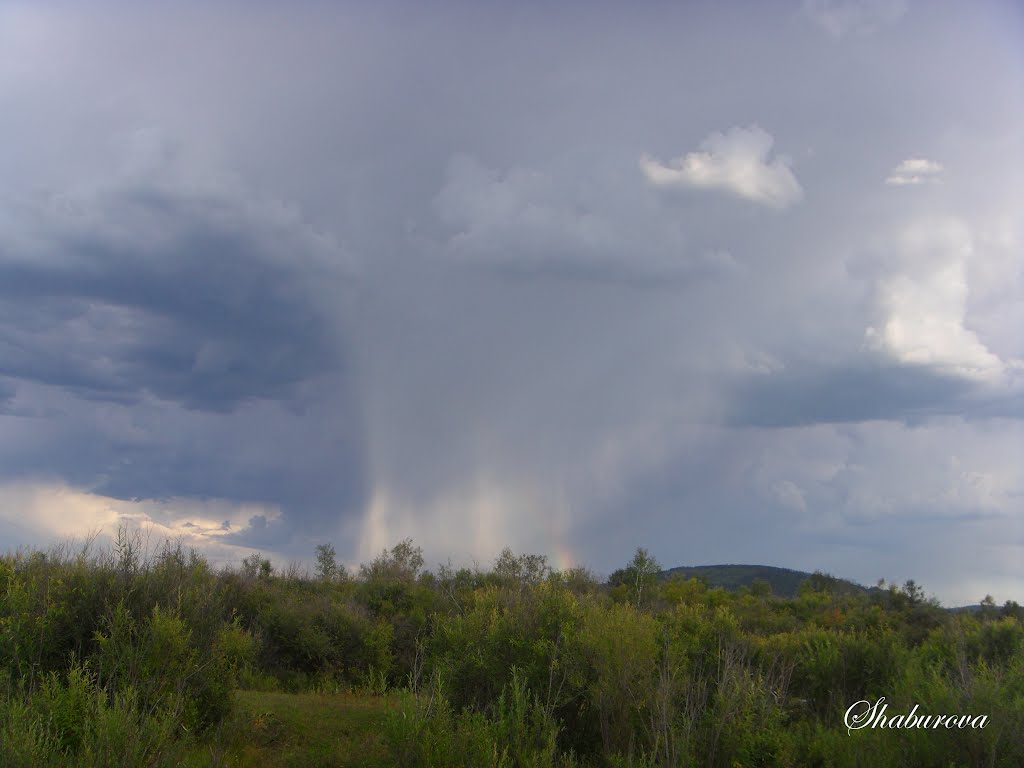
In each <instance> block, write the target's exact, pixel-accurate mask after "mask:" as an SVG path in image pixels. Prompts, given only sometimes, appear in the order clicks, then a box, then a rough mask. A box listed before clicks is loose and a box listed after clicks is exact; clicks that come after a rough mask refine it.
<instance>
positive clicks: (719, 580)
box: [658, 565, 877, 597]
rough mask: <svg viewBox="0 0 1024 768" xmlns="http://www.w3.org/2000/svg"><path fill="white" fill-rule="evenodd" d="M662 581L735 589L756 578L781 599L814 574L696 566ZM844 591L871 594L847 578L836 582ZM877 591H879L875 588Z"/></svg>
mask: <svg viewBox="0 0 1024 768" xmlns="http://www.w3.org/2000/svg"><path fill="white" fill-rule="evenodd" d="M658 575H659V577H660V578H662V579H668V578H671V577H672V576H681V577H683V578H684V579H690V578H697V579H700V580H701V581H703V582H704V583H706V584H707V585H708V586H710V587H722V588H723V589H728V590H736V589H739V588H740V587H750V586H751V585H752V584H753V583H754V580H755V579H760V580H761V581H765V582H767V583H768V585H769V586H770V587H771V588H772V594H775V595H778V596H779V597H794V596H795V595H796V593H797V591H798V590H799V589H800V585H801V584H802V583H803V582H804V581H806V580H807V579H809V578H811V576H813V574H810V573H807V572H806V571H794V570H792V569H790V568H776V567H775V566H771V565H694V566H680V567H678V568H669V569H668V570H666V571H662V572H661V573H660V574H658ZM836 583H837V586H838V588H839V589H840V590H842V591H850V592H868V591H870V590H868V589H867V588H866V587H863V586H861V585H860V584H855V583H854V582H852V581H847V580H846V579H836ZM873 589H877V588H873Z"/></svg>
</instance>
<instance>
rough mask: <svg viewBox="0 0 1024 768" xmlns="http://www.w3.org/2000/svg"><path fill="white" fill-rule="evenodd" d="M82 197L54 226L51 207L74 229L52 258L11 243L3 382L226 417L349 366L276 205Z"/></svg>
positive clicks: (0, 288)
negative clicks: (252, 401) (272, 217)
mask: <svg viewBox="0 0 1024 768" xmlns="http://www.w3.org/2000/svg"><path fill="white" fill-rule="evenodd" d="M75 202H76V203H77V204H78V205H80V206H84V207H85V210H77V211H75V212H74V213H72V214H70V215H64V216H60V220H59V221H57V222H53V221H52V217H53V212H52V211H47V212H45V213H46V214H48V215H49V218H50V219H51V225H52V224H54V223H56V224H65V225H67V226H66V229H67V230H70V231H64V232H61V231H59V230H57V232H56V233H55V232H53V230H52V229H51V230H50V231H48V232H47V233H46V235H45V240H44V242H42V243H38V244H33V245H34V246H35V248H38V249H40V250H45V256H44V258H42V259H32V258H31V256H32V254H31V253H29V254H25V253H23V252H19V250H18V245H17V244H14V245H6V247H4V254H3V256H2V257H0V307H2V312H3V315H4V317H5V318H6V320H7V321H6V322H5V324H4V328H3V332H2V335H0V348H2V349H0V351H2V354H0V371H2V373H3V374H5V375H7V376H9V377H12V378H17V379H23V380H27V381H35V382H39V383H44V384H48V385H52V386H61V387H67V388H69V389H71V390H74V391H75V392H78V393H79V394H81V395H82V396H85V397H87V398H90V399H110V400H112V401H116V402H132V401H137V400H138V399H140V398H142V397H144V396H147V395H151V396H153V397H156V398H158V399H162V400H169V401H172V402H178V403H181V404H182V405H184V406H186V407H188V408H194V409H198V410H212V411H225V410H230V409H232V408H234V407H236V406H237V405H238V403H240V402H241V401H243V400H245V399H248V398H269V399H278V398H284V397H287V396H288V394H289V392H290V391H291V390H292V388H293V387H294V385H295V384H296V383H298V382H301V381H303V380H306V379H309V378H311V377H315V376H318V375H322V374H325V373H330V372H333V371H335V370H337V369H338V367H339V366H340V365H341V362H342V360H341V356H340V353H339V344H338V340H337V328H336V327H335V326H334V325H333V323H332V321H331V320H330V319H329V318H328V317H327V315H326V308H325V307H323V306H319V305H318V302H321V301H322V297H321V296H315V295H313V292H312V290H311V288H312V286H314V285H315V280H316V279H317V271H318V270H319V269H320V266H319V265H317V264H316V263H315V261H314V259H313V258H311V255H315V254H310V252H309V251H310V250H311V249H312V248H315V247H316V246H317V244H316V243H315V242H313V240H312V237H311V236H309V235H308V234H306V233H304V232H302V231H301V230H296V231H293V232H287V231H281V230H280V229H279V228H275V226H274V223H273V222H272V221H271V222H269V223H268V222H267V221H266V220H265V219H263V218H261V216H260V214H261V213H268V212H269V213H270V214H273V213H274V212H273V211H272V210H271V211H266V212H261V211H260V210H259V209H256V210H253V211H246V210H244V207H242V206H237V205H236V208H239V209H240V210H232V209H231V208H230V206H231V205H232V203H233V201H231V200H216V199H214V200H210V199H203V198H198V199H190V198H188V197H187V196H184V195H183V194H181V193H179V192H176V191H174V190H161V189H152V188H140V187H138V186H136V187H131V188H127V189H115V190H111V191H107V192H103V193H100V195H99V196H98V197H97V198H91V199H90V198H87V199H85V200H82V201H75ZM218 207H219V209H218ZM225 207H226V208H227V210H225ZM68 219H70V221H69V220H68ZM15 223H17V222H15ZM3 234H4V233H0V237H2V236H3Z"/></svg>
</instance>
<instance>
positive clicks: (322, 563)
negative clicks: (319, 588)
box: [316, 544, 339, 581]
mask: <svg viewBox="0 0 1024 768" xmlns="http://www.w3.org/2000/svg"><path fill="white" fill-rule="evenodd" d="M338 571H339V569H338V562H337V560H336V559H335V552H334V546H333V545H331V544H319V545H317V548H316V577H317V578H318V579H320V580H321V581H334V580H335V579H336V578H338Z"/></svg>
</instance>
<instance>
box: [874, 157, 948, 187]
mask: <svg viewBox="0 0 1024 768" xmlns="http://www.w3.org/2000/svg"><path fill="white" fill-rule="evenodd" d="M942 171H943V168H942V164H941V163H937V162H935V161H934V160H928V159H926V158H923V157H911V158H908V159H907V160H904V161H903V162H902V163H900V164H899V165H897V166H896V167H895V168H893V169H892V172H891V173H890V174H889V176H888V177H887V178H886V180H885V183H886V184H889V185H890V186H896V187H902V186H908V185H909V186H912V185H916V184H936V183H938V182H939V181H940V180H941V174H942Z"/></svg>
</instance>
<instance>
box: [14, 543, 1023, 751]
mask: <svg viewBox="0 0 1024 768" xmlns="http://www.w3.org/2000/svg"><path fill="white" fill-rule="evenodd" d="M315 556H316V570H315V575H313V576H309V575H306V574H303V573H298V572H297V571H296V570H295V569H291V570H290V571H289V572H287V573H277V572H275V569H274V568H273V566H272V564H271V563H270V562H269V561H268V560H266V559H265V558H262V557H261V556H259V555H254V556H252V557H250V558H247V559H246V560H245V561H244V562H243V563H242V566H241V567H240V568H238V569H234V570H232V569H227V570H223V571H219V572H215V571H213V570H212V569H211V568H210V566H209V564H208V563H207V562H206V561H205V560H204V559H203V558H202V557H201V556H200V555H198V554H196V553H195V552H186V551H184V550H183V549H182V548H181V547H180V546H176V545H172V544H167V545H165V546H164V547H162V548H160V549H159V550H158V551H156V552H151V553H146V552H144V551H143V547H142V543H141V541H140V539H139V537H138V535H137V534H136V535H132V534H129V533H128V532H122V533H121V535H120V536H119V538H118V541H117V542H116V544H115V546H114V547H113V548H111V549H110V550H104V551H99V550H96V549H95V548H94V547H91V546H89V545H85V546H83V547H80V548H79V549H77V550H75V551H73V550H71V549H70V548H69V547H62V548H57V549H55V550H53V551H51V552H46V553H43V552H24V553H19V554H16V555H9V556H5V557H2V558H0V765H4V766H65V765H69V766H83V767H85V766H200V765H235V766H249V765H303V766H310V765H352V766H357V765H361V766H414V767H415V766H509V767H513V766H530V767H531V768H542V767H544V766H579V767H583V766H595V767H596V766H728V767H730V768H731V767H732V766H855V765H878V766H897V765H918V766H941V767H942V768H948V767H949V766H975V765H986V766H1017V765H1024V626H1022V621H1024V610H1022V609H1021V608H1020V607H1019V606H1017V605H1016V604H1015V603H1007V604H1005V605H1004V606H1002V607H999V606H997V605H996V604H995V602H994V601H993V600H992V599H991V598H986V600H985V601H983V602H982V604H981V605H980V606H979V608H978V610H976V611H971V612H957V613H953V612H948V611H944V610H943V609H941V608H940V607H939V606H938V605H937V604H936V603H935V602H934V601H930V600H928V599H926V598H925V597H924V593H923V591H922V589H921V587H920V586H919V585H917V584H915V583H913V582H908V583H907V584H904V585H902V586H899V587H897V586H889V587H887V588H880V589H875V590H872V591H864V590H852V589H849V588H847V587H846V585H845V583H843V582H841V581H839V580H837V579H834V578H832V577H829V576H827V575H826V574H815V575H814V576H812V577H810V578H806V579H805V580H804V581H803V582H802V583H801V585H800V587H799V589H798V590H797V592H796V594H795V595H793V596H790V597H783V596H776V595H774V594H773V590H772V585H771V582H770V581H768V580H759V581H755V582H752V583H751V586H749V587H743V588H740V589H739V590H736V591H731V592H730V591H727V590H724V589H722V588H718V587H713V586H709V585H708V584H707V583H706V582H704V581H701V580H699V579H697V578H692V577H690V578H685V577H683V576H681V575H679V574H675V575H669V576H668V577H667V578H666V577H664V576H663V577H661V578H659V573H660V572H661V568H660V566H659V564H658V563H657V562H655V561H654V559H653V558H651V557H650V555H649V554H648V553H647V552H646V551H644V550H642V549H641V550H638V551H637V552H636V554H635V555H634V557H633V558H632V559H631V561H630V562H629V563H628V564H627V565H625V566H624V567H623V568H622V569H620V570H618V571H616V572H615V573H613V574H612V576H611V578H610V579H609V581H608V582H607V583H605V584H602V583H599V582H598V581H597V580H596V579H595V578H594V577H593V576H592V575H591V574H590V573H588V572H587V571H586V570H584V569H570V570H567V571H556V570H554V569H552V568H551V567H550V566H549V564H548V562H547V560H546V559H545V558H544V557H541V556H537V555H515V554H514V553H512V552H510V551H508V550H506V551H505V552H503V553H502V554H501V556H500V557H499V558H498V560H497V561H496V563H495V564H494V567H493V568H492V569H490V570H487V571H483V570H479V569H475V570H470V569H454V568H451V567H449V566H442V567H440V568H438V569H437V570H436V571H433V572H432V571H429V570H425V569H424V561H423V555H422V552H421V551H420V550H419V548H417V547H416V546H415V545H414V544H413V543H412V542H411V541H408V540H407V541H403V542H400V543H399V544H397V545H396V546H395V547H393V548H392V549H390V550H387V551H385V552H383V553H381V555H380V556H379V557H377V558H376V559H375V560H373V561H372V562H371V563H368V564H366V565H363V566H362V567H361V568H360V569H359V571H358V573H357V574H350V573H349V572H348V571H346V569H345V568H344V567H342V566H340V565H339V564H338V563H337V562H336V556H335V551H334V548H333V547H332V546H330V545H329V544H324V545H321V546H320V547H318V548H317V550H316V553H315ZM883 696H884V697H885V700H886V702H887V703H888V705H889V714H890V715H895V714H897V713H906V712H909V711H910V709H911V708H912V707H913V706H914V705H917V706H918V707H919V710H920V711H921V712H922V713H932V714H973V715H982V714H984V715H987V716H988V724H987V726H986V727H985V728H983V729H981V728H974V729H971V728H968V729H966V730H946V729H944V728H943V729H940V730H935V729H930V730H923V729H896V730H894V729H888V728H887V729H871V728H869V729H863V730H856V731H852V732H848V730H847V727H846V725H845V724H844V713H845V712H846V710H847V708H848V707H849V706H850V705H851V704H853V703H854V702H857V701H860V700H867V701H875V700H877V699H879V698H880V697H883Z"/></svg>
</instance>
